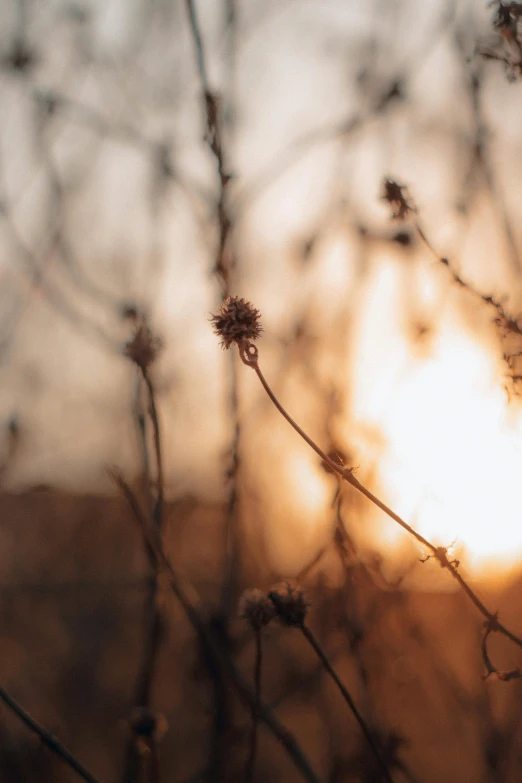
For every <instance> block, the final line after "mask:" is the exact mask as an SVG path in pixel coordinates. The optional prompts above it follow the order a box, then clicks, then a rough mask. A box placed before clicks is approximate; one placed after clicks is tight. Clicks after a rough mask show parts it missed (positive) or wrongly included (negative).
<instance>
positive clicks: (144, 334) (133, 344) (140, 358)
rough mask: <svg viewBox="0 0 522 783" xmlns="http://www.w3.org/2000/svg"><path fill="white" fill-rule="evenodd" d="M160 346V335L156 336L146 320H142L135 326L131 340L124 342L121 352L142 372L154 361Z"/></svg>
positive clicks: (161, 341) (161, 343) (161, 346)
mask: <svg viewBox="0 0 522 783" xmlns="http://www.w3.org/2000/svg"><path fill="white" fill-rule="evenodd" d="M162 348H163V340H162V339H161V337H157V336H156V335H155V334H154V333H153V332H152V330H151V328H150V327H149V326H148V324H147V323H146V321H145V320H142V321H141V322H140V323H139V324H138V326H137V327H136V331H135V332H134V336H133V338H132V340H129V342H128V343H126V344H125V347H124V349H123V353H124V354H125V356H127V357H128V358H129V359H130V360H131V361H133V362H134V364H136V365H137V366H138V367H139V368H140V370H142V372H146V371H147V370H148V368H149V367H150V365H151V364H152V363H153V362H154V361H156V359H157V357H158V354H159V352H160V351H161V349H162Z"/></svg>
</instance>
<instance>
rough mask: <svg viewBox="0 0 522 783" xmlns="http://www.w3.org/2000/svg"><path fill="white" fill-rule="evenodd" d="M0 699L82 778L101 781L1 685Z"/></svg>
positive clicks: (89, 781)
mask: <svg viewBox="0 0 522 783" xmlns="http://www.w3.org/2000/svg"><path fill="white" fill-rule="evenodd" d="M0 699H1V700H2V701H3V702H4V704H5V705H6V706H7V707H9V709H10V710H11V712H14V714H15V715H17V717H18V718H20V720H21V721H22V722H23V723H25V725H26V726H27V728H28V729H29V730H30V731H32V732H34V734H37V735H38V736H39V737H40V739H41V740H42V742H43V743H44V745H46V747H48V748H49V750H51V751H52V752H53V753H54V754H55V755H56V756H58V757H59V758H61V759H62V760H63V761H65V763H66V764H68V766H69V767H70V768H71V769H72V770H73V771H74V772H76V774H77V775H78V776H79V777H80V778H82V780H86V781H87V783H99V780H98V778H95V777H94V775H92V774H91V773H90V772H89V770H88V769H86V768H85V767H84V766H83V764H81V763H80V762H79V761H78V759H77V758H76V756H73V754H72V753H71V751H70V750H68V749H67V748H66V747H65V745H62V743H61V742H60V740H58V739H57V738H56V737H55V736H54V734H51V732H50V731H47V729H44V728H43V726H41V725H40V724H39V723H38V722H37V721H36V720H35V719H34V718H33V717H32V716H31V715H29V713H28V712H27V711H26V710H24V708H23V707H22V706H21V705H20V704H18V702H17V701H16V700H15V699H13V697H12V696H10V695H9V693H7V691H6V690H5V689H4V688H2V686H0Z"/></svg>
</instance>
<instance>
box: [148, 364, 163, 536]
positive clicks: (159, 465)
mask: <svg viewBox="0 0 522 783" xmlns="http://www.w3.org/2000/svg"><path fill="white" fill-rule="evenodd" d="M143 380H144V381H145V386H146V387H147V392H148V395H149V406H150V407H149V413H150V419H151V422H152V430H153V433H154V452H155V455H156V502H155V505H154V515H153V516H154V522H155V524H156V526H157V528H158V529H159V530H161V529H162V527H163V506H164V502H165V501H164V497H165V477H164V473H163V452H162V448H161V429H160V423H159V416H158V407H157V405H156V393H155V390H154V386H153V384H152V381H151V379H150V376H149V374H148V372H146V371H144V373H143Z"/></svg>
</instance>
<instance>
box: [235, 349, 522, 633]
mask: <svg viewBox="0 0 522 783" xmlns="http://www.w3.org/2000/svg"><path fill="white" fill-rule="evenodd" d="M238 347H239V355H240V357H241V359H242V361H243V362H244V364H246V365H247V366H248V367H252V368H253V369H254V370H255V372H256V374H257V377H258V378H259V380H260V381H261V384H262V386H263V388H264V390H265V391H266V393H267V394H268V396H269V398H270V399H271V401H272V402H273V403H274V405H275V407H276V408H277V410H278V411H279V412H280V413H281V414H282V416H284V418H285V419H286V420H287V421H288V423H289V424H290V425H291V426H292V427H293V428H294V430H295V431H296V432H297V433H298V434H299V435H300V436H301V437H302V438H303V440H305V441H306V443H308V445H309V446H310V448H312V449H313V450H314V451H315V452H316V454H318V455H319V456H320V457H321V459H322V460H323V461H324V462H326V464H327V465H328V466H329V467H330V468H331V469H332V470H333V471H334V472H335V473H336V474H337V475H338V476H340V477H341V478H342V479H343V480H344V481H346V482H347V483H348V484H351V486H352V487H354V488H355V489H356V490H357V491H358V492H360V493H361V494H362V495H364V496H365V497H367V498H368V500H370V501H371V502H372V503H373V504H374V505H375V506H377V507H378V508H380V509H381V511H384V513H385V514H386V515H387V516H389V517H390V518H391V519H393V520H394V522H397V524H398V525H400V526H401V527H402V528H404V530H406V531H407V532H408V533H409V534H410V535H411V536H413V537H414V538H415V539H416V540H417V541H418V542H419V543H420V544H422V545H423V546H425V547H426V548H427V549H429V550H430V551H431V553H432V556H433V557H435V558H436V559H437V560H438V562H439V564H440V566H441V567H442V568H446V569H448V571H449V572H450V574H451V575H452V577H453V578H454V579H456V581H457V582H458V583H459V585H460V586H461V588H462V589H463V591H464V592H465V593H466V595H467V596H468V598H469V599H470V600H471V601H472V602H473V603H474V604H475V606H476V607H477V609H478V610H479V612H480V613H481V614H482V615H483V616H484V617H485V618H486V619H487V621H488V623H489V624H490V626H491V630H492V631H497V632H498V633H501V634H503V635H504V636H506V637H507V638H508V639H510V640H511V641H512V642H513V643H514V644H516V645H518V646H519V647H522V639H521V638H520V637H518V636H516V635H515V634H514V633H512V632H511V631H510V630H508V629H507V628H506V627H505V626H504V625H502V623H500V622H499V621H498V619H497V616H496V614H494V613H493V612H490V611H489V609H487V607H486V606H485V605H484V604H483V603H482V601H481V600H480V598H479V597H478V596H477V595H476V594H475V593H474V591H473V590H472V589H471V587H470V586H469V585H468V583H467V582H466V581H465V579H464V578H463V577H462V575H461V574H460V573H459V571H458V566H457V564H456V563H455V562H453V561H452V560H450V559H449V558H448V556H447V549H446V548H445V547H440V546H435V544H432V543H431V542H430V541H428V539H427V538H424V536H422V535H421V534H420V533H418V532H417V531H416V530H414V528H412V527H411V525H408V523H407V522H405V521H404V520H403V519H402V518H401V517H400V516H399V515H398V514H396V513H395V511H393V510H392V509H391V508H389V506H387V505H386V504H385V503H383V502H382V500H379V498H378V497H377V496H376V495H374V494H373V492H370V490H369V489H367V488H366V487H365V486H364V485H363V484H361V482H360V481H359V480H358V479H356V478H355V476H354V475H353V472H352V471H351V470H350V468H345V467H342V466H340V465H339V464H337V463H336V462H334V461H333V460H332V459H330V457H328V456H327V455H326V454H325V453H324V451H323V450H322V449H321V448H319V446H318V445H317V444H316V443H314V441H313V440H312V439H311V438H310V437H309V436H308V435H307V434H306V432H304V430H302V429H301V427H300V426H299V425H298V424H297V423H296V422H295V421H294V420H293V419H292V417H291V416H290V415H289V414H288V413H287V412H286V410H285V409H284V408H283V406H282V405H281V403H280V402H279V400H278V399H277V397H276V396H275V394H274V393H273V391H272V389H271V388H270V386H269V385H268V383H267V381H266V379H265V377H264V375H263V373H262V372H261V369H260V367H259V363H258V357H259V353H258V350H257V348H256V346H255V345H253V344H252V343H250V342H248V341H243V342H242V343H240V344H239V346H238Z"/></svg>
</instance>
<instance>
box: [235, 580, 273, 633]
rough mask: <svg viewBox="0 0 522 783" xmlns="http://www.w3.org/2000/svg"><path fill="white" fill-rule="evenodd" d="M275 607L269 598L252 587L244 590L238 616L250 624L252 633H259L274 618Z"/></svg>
mask: <svg viewBox="0 0 522 783" xmlns="http://www.w3.org/2000/svg"><path fill="white" fill-rule="evenodd" d="M275 613H276V612H275V607H274V604H273V603H272V601H271V600H270V598H269V597H268V596H267V595H266V594H265V593H263V592H262V591H261V590H258V589H257V588H255V587H253V588H251V589H249V590H245V592H244V593H243V595H242V596H241V600H240V602H239V616H240V617H242V618H243V619H244V620H247V622H248V623H250V625H251V627H252V629H253V630H254V631H260V630H261V628H264V626H265V625H268V623H269V622H270V621H271V620H272V619H273V618H274V617H275Z"/></svg>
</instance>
